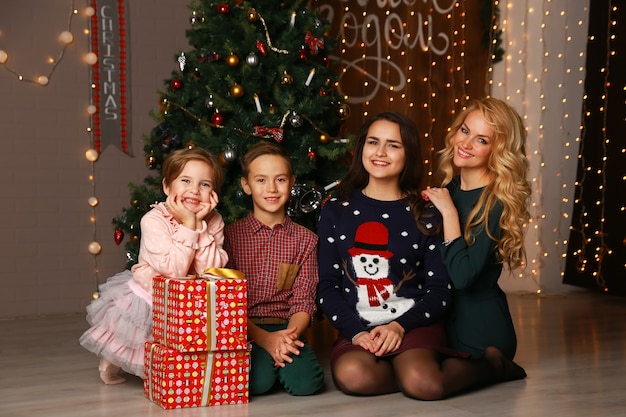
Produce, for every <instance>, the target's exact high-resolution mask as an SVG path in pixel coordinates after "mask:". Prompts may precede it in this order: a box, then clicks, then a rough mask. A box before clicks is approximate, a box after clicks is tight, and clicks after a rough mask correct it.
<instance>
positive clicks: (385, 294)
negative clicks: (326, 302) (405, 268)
mask: <svg viewBox="0 0 626 417" xmlns="http://www.w3.org/2000/svg"><path fill="white" fill-rule="evenodd" d="M388 241H389V232H388V230H387V228H386V227H385V225H384V224H382V223H379V222H366V223H363V224H361V225H360V226H359V227H358V229H357V231H356V236H355V239H354V245H353V247H352V248H350V249H349V250H348V253H349V254H350V256H351V262H352V267H353V269H354V272H355V274H356V280H355V279H352V281H353V282H354V283H355V285H356V289H357V304H356V309H357V312H358V313H359V315H360V316H361V317H362V318H363V319H365V320H367V321H368V322H369V323H370V324H371V325H374V326H377V325H380V324H386V323H389V322H391V321H393V320H394V319H396V318H397V317H400V316H401V315H402V314H404V313H405V312H406V311H407V310H409V309H410V308H411V307H413V305H414V304H415V300H413V299H411V298H404V297H398V296H397V295H396V289H397V288H395V287H394V284H393V282H392V281H391V280H390V279H389V269H390V264H389V260H390V259H391V258H392V257H393V253H391V252H390V251H389V250H388V249H387V243H388ZM410 278H412V275H405V277H404V279H403V281H404V280H407V279H410Z"/></svg>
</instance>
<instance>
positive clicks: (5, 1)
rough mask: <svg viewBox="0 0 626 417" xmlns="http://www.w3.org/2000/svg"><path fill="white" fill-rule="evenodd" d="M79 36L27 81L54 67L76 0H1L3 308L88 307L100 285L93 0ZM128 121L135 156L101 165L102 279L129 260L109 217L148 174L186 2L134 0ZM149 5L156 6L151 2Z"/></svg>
mask: <svg viewBox="0 0 626 417" xmlns="http://www.w3.org/2000/svg"><path fill="white" fill-rule="evenodd" d="M75 3H76V4H75V5H76V7H77V10H78V11H79V14H78V15H77V16H75V17H74V18H73V20H72V33H73V34H74V42H73V43H72V44H71V45H69V47H68V48H67V50H66V54H65V56H64V58H63V60H62V61H61V62H60V63H59V64H58V65H57V67H56V69H55V72H54V73H53V75H52V77H51V78H50V83H49V84H48V85H47V86H46V87H42V86H39V85H37V84H33V83H29V82H24V81H19V80H18V79H17V77H16V76H15V75H14V74H12V73H11V72H9V71H7V70H6V68H4V67H7V66H8V67H10V68H13V69H14V70H16V71H17V72H19V73H20V74H22V75H23V76H24V78H25V79H36V77H37V76H38V75H40V74H46V75H47V74H48V73H49V70H50V68H51V65H50V64H49V63H48V62H47V61H46V60H47V58H48V57H54V58H56V57H58V54H59V52H60V51H61V44H60V43H59V41H58V40H57V37H58V35H59V34H60V33H61V32H62V31H64V30H66V29H67V24H68V19H69V15H70V8H71V5H72V2H71V1H70V0H26V1H25V0H21V1H15V0H2V2H0V49H1V50H4V51H6V52H7V53H8V54H9V59H8V61H7V62H6V63H5V64H4V67H3V66H2V65H0V143H1V148H0V170H1V171H0V172H1V175H0V190H1V191H0V193H1V194H2V197H1V198H0V201H1V203H0V219H2V221H0V317H17V316H24V315H39V314H56V313H67V312H78V311H84V308H85V306H86V305H87V304H88V303H89V302H90V301H91V298H92V294H93V293H94V291H95V290H96V282H97V281H96V271H95V266H96V264H95V262H94V256H92V255H91V254H90V253H89V251H88V249H87V247H88V245H89V242H91V241H92V240H93V237H94V229H93V224H92V223H91V221H90V217H91V214H92V209H91V207H90V206H89V205H88V204H87V199H88V198H89V197H90V196H91V195H92V189H91V182H90V180H89V175H90V174H91V163H89V162H88V161H87V160H86V159H85V151H86V150H87V149H89V147H90V138H89V135H88V133H87V131H86V129H87V128H88V126H89V116H88V114H87V111H86V108H87V106H88V104H89V93H90V89H89V83H90V80H89V69H88V66H87V65H86V64H85V63H84V62H83V55H84V54H85V53H86V52H87V51H88V37H87V35H86V34H85V32H84V30H85V29H86V28H87V24H88V22H87V18H86V16H85V15H84V9H85V5H86V4H87V1H76V2H75ZM128 3H129V13H130V15H129V19H128V21H129V37H130V44H129V53H128V64H129V67H130V70H131V76H130V110H131V113H130V116H129V120H130V124H131V134H132V145H133V150H134V155H135V157H133V158H131V157H129V156H127V155H126V154H124V153H123V152H121V151H120V150H119V149H118V148H115V147H113V146H110V147H108V148H106V149H105V150H104V152H103V154H102V155H101V157H100V159H99V160H98V161H97V162H96V163H95V164H94V167H95V178H96V182H95V187H96V192H95V195H96V196H97V197H98V199H99V202H100V203H99V205H98V206H97V207H96V209H95V214H96V223H95V224H96V230H95V235H96V237H97V240H98V241H99V242H100V243H101V245H102V252H101V254H100V255H99V256H97V257H96V261H97V266H98V267H99V272H98V277H99V281H100V282H103V281H105V280H106V278H107V277H109V276H111V275H113V274H115V273H117V272H119V271H121V270H122V269H123V268H124V265H125V251H124V249H123V245H120V246H116V244H115V242H114V239H113V227H112V225H111V219H112V218H113V217H114V216H116V215H118V214H120V213H121V210H122V208H123V207H127V206H128V205H129V193H128V183H129V182H131V181H133V182H141V181H142V180H143V178H144V177H145V176H146V175H147V174H148V173H149V171H148V170H147V169H146V166H145V161H144V153H143V141H142V135H143V134H146V133H148V132H149V131H150V129H151V128H152V127H153V126H154V121H153V120H152V119H151V117H150V116H149V111H150V110H151V109H156V108H158V102H157V101H158V94H157V90H158V89H160V88H162V86H163V80H164V79H165V78H166V77H168V76H169V74H170V72H171V70H172V69H174V68H175V67H176V62H175V60H174V57H175V55H176V53H177V51H179V50H184V49H187V48H188V46H187V38H186V37H185V30H186V29H187V27H188V26H189V18H190V16H191V12H190V10H189V9H188V8H187V4H188V1H187V0H152V1H150V2H147V1H141V2H139V1H129V2H128ZM148 4H149V6H148Z"/></svg>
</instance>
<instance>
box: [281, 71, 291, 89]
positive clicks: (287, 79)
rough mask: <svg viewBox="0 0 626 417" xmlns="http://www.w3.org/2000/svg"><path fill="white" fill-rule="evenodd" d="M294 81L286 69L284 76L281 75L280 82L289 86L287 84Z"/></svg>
mask: <svg viewBox="0 0 626 417" xmlns="http://www.w3.org/2000/svg"><path fill="white" fill-rule="evenodd" d="M292 82H293V77H292V76H291V74H289V73H288V72H287V71H285V72H284V73H283V75H282V77H280V83H281V84H282V85H284V86H287V85H291V83H292Z"/></svg>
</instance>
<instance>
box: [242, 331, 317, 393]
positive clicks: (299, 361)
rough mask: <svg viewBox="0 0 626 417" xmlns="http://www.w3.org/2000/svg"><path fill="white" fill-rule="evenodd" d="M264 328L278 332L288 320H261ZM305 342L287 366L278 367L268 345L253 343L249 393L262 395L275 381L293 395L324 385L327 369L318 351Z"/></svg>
mask: <svg viewBox="0 0 626 417" xmlns="http://www.w3.org/2000/svg"><path fill="white" fill-rule="evenodd" d="M258 326H259V327H261V328H262V329H264V330H267V331H269V332H275V331H277V330H283V329H285V328H286V327H287V325H286V324H266V325H262V324H259V325H258ZM300 340H302V341H303V342H304V343H305V344H304V347H301V348H300V355H297V356H296V355H294V356H292V358H293V362H292V363H287V364H286V365H285V367H284V368H281V367H275V366H274V359H272V356H271V355H270V354H269V353H267V351H266V350H265V349H263V348H262V347H260V346H259V345H257V344H256V343H252V353H251V356H250V395H251V396H254V395H261V394H265V393H267V392H269V391H270V390H271V389H272V388H273V387H274V386H275V385H276V383H277V382H278V383H280V385H281V386H282V387H283V388H284V389H285V391H287V393H289V394H291V395H312V394H315V393H316V392H318V391H320V390H321V389H322V388H323V387H324V370H323V369H322V366H321V365H320V363H319V361H318V360H317V356H316V355H315V351H313V349H312V348H311V346H309V345H308V344H307V343H306V340H305V339H304V338H300Z"/></svg>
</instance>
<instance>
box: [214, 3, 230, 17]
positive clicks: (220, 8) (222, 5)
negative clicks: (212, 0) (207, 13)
mask: <svg viewBox="0 0 626 417" xmlns="http://www.w3.org/2000/svg"><path fill="white" fill-rule="evenodd" d="M217 12H218V13H219V14H226V13H228V12H230V6H229V5H228V4H226V3H220V4H218V5H217Z"/></svg>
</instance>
